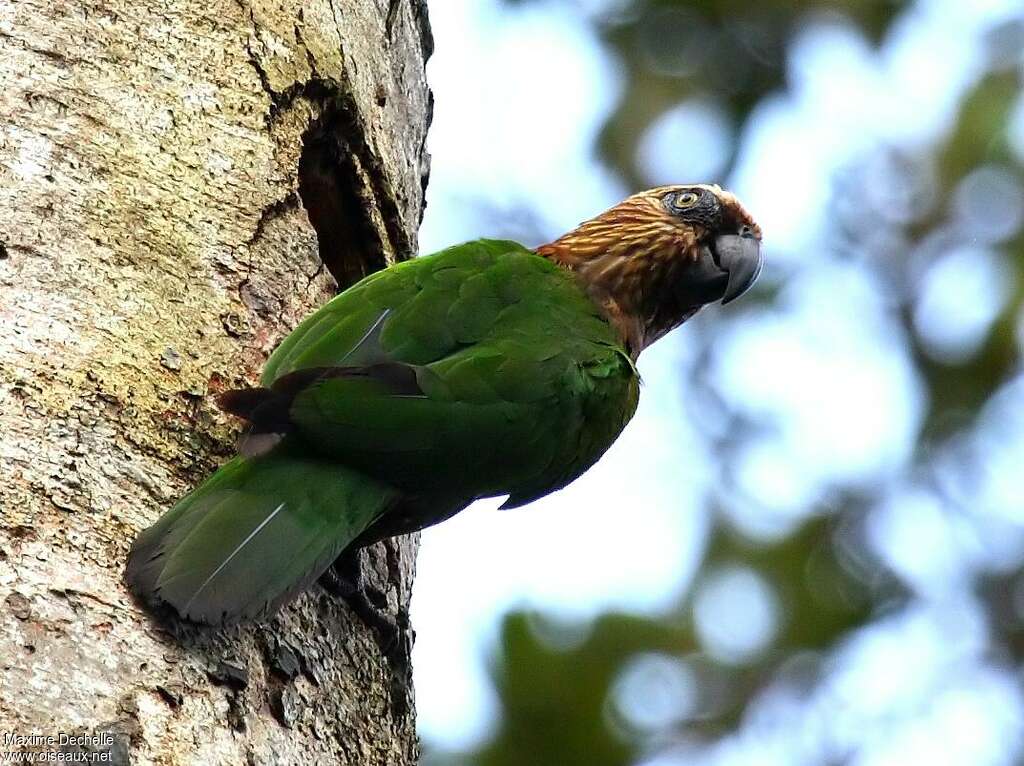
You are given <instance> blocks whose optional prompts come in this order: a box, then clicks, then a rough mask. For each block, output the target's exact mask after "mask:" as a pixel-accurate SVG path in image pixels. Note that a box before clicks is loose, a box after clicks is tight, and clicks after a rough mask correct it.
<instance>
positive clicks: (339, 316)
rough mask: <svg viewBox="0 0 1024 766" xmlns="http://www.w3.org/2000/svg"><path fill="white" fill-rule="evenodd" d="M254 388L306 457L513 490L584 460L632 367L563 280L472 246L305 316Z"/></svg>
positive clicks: (405, 479) (593, 450)
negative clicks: (279, 406) (263, 390)
mask: <svg viewBox="0 0 1024 766" xmlns="http://www.w3.org/2000/svg"><path fill="white" fill-rule="evenodd" d="M263 385H264V386H266V387H268V388H270V389H272V390H275V391H282V392H287V393H288V395H289V397H291V398H290V404H289V411H288V414H289V417H290V420H291V423H292V424H293V426H294V428H295V429H296V430H297V432H298V433H299V434H300V435H301V436H302V437H303V438H304V439H305V440H306V441H307V442H308V443H309V444H311V445H312V446H313V447H314V448H315V449H316V450H317V451H319V452H322V453H325V454H329V455H331V456H333V457H335V458H337V459H339V460H341V461H343V462H345V463H346V464H348V465H350V466H352V467H355V468H358V469H361V470H364V471H366V472H367V473H369V474H370V475H374V476H376V477H377V478H380V479H382V480H385V481H388V482H390V483H394V484H397V485H398V486H402V487H406V488H411V489H416V490H430V491H435V490H442V491H451V490H453V489H457V490H458V491H463V492H465V493H466V496H484V495H494V494H505V493H511V494H512V497H511V498H510V500H509V504H510V505H517V504H521V503H524V502H528V501H529V500H531V499H533V498H534V497H537V496H540V495H543V494H546V493H547V492H549V491H551V490H553V489H556V488H557V487H560V486H562V485H564V484H566V483H568V482H569V481H571V480H572V479H573V478H575V477H576V476H578V475H579V474H580V473H582V472H583V471H584V470H586V468H587V467H589V465H590V464H592V463H593V462H594V461H595V460H596V459H597V458H598V457H599V456H600V455H601V454H602V453H603V452H604V450H605V449H607V447H608V446H609V445H610V444H611V442H612V441H613V440H614V438H615V437H616V436H617V435H618V433H619V432H620V431H621V429H622V427H623V426H624V425H625V423H626V421H628V419H629V418H630V417H631V416H632V413H633V410H634V409H635V406H636V392H637V381H636V375H635V371H634V369H633V367H632V364H631V362H630V361H629V359H628V357H627V356H626V355H625V352H624V351H623V349H622V348H621V346H620V345H619V344H618V342H617V340H616V338H615V336H614V334H613V332H612V330H611V328H610V327H609V325H608V324H607V323H606V322H605V321H604V320H603V319H602V318H601V316H600V315H599V313H598V312H597V309H596V307H595V306H594V304H593V303H592V302H591V301H590V300H589V299H588V298H587V297H586V296H585V295H584V294H583V292H582V291H581V290H580V289H579V287H578V286H577V284H576V282H575V280H574V279H573V278H572V276H571V275H569V274H568V273H566V272H564V271H563V270H562V269H560V268H559V267H557V266H556V265H554V264H552V263H550V262H549V261H547V260H546V259H544V258H541V257H539V256H537V255H535V254H533V253H531V252H530V251H528V250H526V249H525V248H523V247H521V246H520V245H517V244H515V243H512V242H504V241H495V240H480V241H477V242H471V243H468V244H465V245H461V246H458V247H454V248H450V249H448V250H444V251H442V252H440V253H437V254H435V255H432V256H427V257H423V258H418V259H415V260H412V261H409V262H406V263H402V264H399V265H397V266H393V267H391V268H390V269H388V270H386V271H384V272H380V273H377V274H374V275H372V276H370V277H368V278H367V279H365V280H363V281H362V282H360V283H358V284H357V285H355V286H353V287H352V288H350V289H349V290H347V291H346V292H344V293H343V294H341V295H339V296H338V297H337V298H335V299H334V300H332V301H331V302H330V303H328V304H327V305H326V306H324V307H323V308H322V309H321V310H320V311H318V312H317V313H315V314H314V315H312V316H311V317H309V318H308V319H307V320H305V321H304V322H303V323H302V324H301V325H300V326H299V327H298V328H296V330H295V331H294V332H293V333H292V334H291V335H290V336H289V337H288V338H287V339H286V340H285V341H284V342H283V343H282V344H281V346H280V347H279V348H278V349H277V350H276V351H275V352H274V354H273V355H272V356H271V358H270V360H269V361H268V363H267V366H266V368H265V370H264V374H263Z"/></svg>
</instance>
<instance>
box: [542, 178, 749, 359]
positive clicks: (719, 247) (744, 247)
mask: <svg viewBox="0 0 1024 766" xmlns="http://www.w3.org/2000/svg"><path fill="white" fill-rule="evenodd" d="M760 240H761V229H760V227H759V226H758V225H757V224H756V223H755V222H754V219H753V218H752V217H751V215H750V213H748V212H747V210H746V209H745V208H744V207H743V205H742V204H741V203H740V201H739V200H738V199H736V197H735V196H734V195H733V194H731V193H729V192H727V191H724V190H722V189H721V188H720V187H718V186H715V185H705V184H697V185H687V186H662V187H658V188H656V189H649V190H647V191H644V192H640V193H639V194H634V195H633V196H632V197H629V198H628V199H626V200H624V201H623V202H620V203H619V204H618V205H616V206H615V207H613V208H611V209H610V210H607V211H605V212H604V213H602V214H601V215H599V216H597V217H596V218H592V219H590V220H589V221H585V222H583V223H582V224H580V225H579V226H578V227H577V228H575V229H573V230H572V231H570V232H569V233H567V234H565V235H564V236H562V237H559V238H558V239H557V240H555V241H554V242H551V243H549V244H546V245H542V246H540V247H538V248H537V253H538V254H540V255H543V256H545V257H546V258H550V259H551V260H553V261H555V262H556V263H559V264H561V265H562V266H564V267H565V268H567V269H569V270H571V271H572V272H573V273H575V274H576V275H577V276H578V278H579V279H580V280H581V282H582V283H583V284H584V286H585V288H586V290H587V292H588V294H589V295H590V296H591V298H592V299H593V300H594V301H595V302H596V303H597V304H598V305H599V306H600V307H601V309H602V311H603V312H604V313H605V315H606V316H607V317H608V319H609V321H610V322H611V323H612V324H613V325H614V326H615V327H616V328H617V329H618V330H619V333H620V335H621V336H622V339H623V343H624V344H625V345H626V347H627V349H628V350H629V351H630V353H631V354H632V355H633V357H634V358H635V357H636V356H637V355H638V354H639V353H640V351H641V350H643V349H644V348H645V347H647V346H649V345H650V344H651V343H653V342H654V341H655V340H657V339H658V338H660V337H661V336H662V335H664V334H665V333H667V332H668V331H669V330H672V329H673V328H675V327H677V326H678V325H680V324H682V323H683V322H684V321H686V320H687V319H688V318H690V317H691V316H693V314H695V313H696V312H697V311H698V310H699V309H700V308H701V306H703V305H704V304H706V303H710V302H712V301H716V300H723V302H729V301H730V300H732V299H733V298H735V297H738V295H739V294H741V293H742V292H744V291H745V290H746V289H747V288H748V287H749V286H750V284H752V283H753V281H754V279H756V277H757V273H758V272H759V271H760V262H761V261H760Z"/></svg>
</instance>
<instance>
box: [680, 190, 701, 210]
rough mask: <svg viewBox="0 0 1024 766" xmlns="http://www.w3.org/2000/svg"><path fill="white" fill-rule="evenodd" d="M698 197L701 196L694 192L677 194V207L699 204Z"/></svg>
mask: <svg viewBox="0 0 1024 766" xmlns="http://www.w3.org/2000/svg"><path fill="white" fill-rule="evenodd" d="M698 199H699V197H698V196H697V194H696V193H694V192H683V193H682V194H679V195H676V199H675V205H676V207H692V206H693V205H695V204H697V200H698Z"/></svg>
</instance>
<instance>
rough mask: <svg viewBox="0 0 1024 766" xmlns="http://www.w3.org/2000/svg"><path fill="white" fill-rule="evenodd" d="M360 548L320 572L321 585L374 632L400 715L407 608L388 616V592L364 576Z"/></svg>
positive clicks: (404, 697)
mask: <svg viewBox="0 0 1024 766" xmlns="http://www.w3.org/2000/svg"><path fill="white" fill-rule="evenodd" d="M361 552H362V549H361V548H355V549H349V550H346V551H344V552H343V553H342V554H341V555H340V556H338V558H337V559H335V561H334V563H333V564H331V566H329V567H328V568H327V570H326V571H325V572H324V573H323V574H322V575H321V576H320V585H322V586H323V588H324V590H326V591H327V592H329V593H331V594H333V595H335V596H338V597H339V598H341V599H343V600H344V601H345V603H346V604H348V606H349V608H350V609H351V610H352V611H353V612H355V614H356V616H357V617H359V619H360V620H362V622H363V624H364V625H366V627H368V628H369V629H370V631H371V632H372V633H373V636H374V639H375V640H376V642H377V646H378V648H379V649H380V651H381V654H382V655H384V657H385V658H386V659H387V661H388V667H389V668H390V670H391V712H392V715H393V716H394V717H395V718H399V719H401V718H404V717H405V716H407V715H408V713H409V703H408V699H409V689H410V687H411V678H412V665H411V663H410V662H409V659H410V656H411V654H412V629H411V626H410V623H409V612H408V609H406V608H405V607H402V606H401V605H400V606H399V611H398V614H397V615H396V616H394V617H393V616H391V614H390V613H389V612H388V599H387V595H386V594H385V593H384V592H383V591H382V590H380V588H378V587H376V586H375V585H373V584H371V583H368V582H366V579H365V578H364V577H363V568H362V555H361Z"/></svg>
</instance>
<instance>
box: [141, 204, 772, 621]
mask: <svg viewBox="0 0 1024 766" xmlns="http://www.w3.org/2000/svg"><path fill="white" fill-rule="evenodd" d="M761 266H762V256H761V229H760V227H759V226H758V225H757V224H756V223H755V222H754V220H753V218H752V217H751V216H750V214H749V213H748V212H747V210H746V209H745V208H744V206H743V205H742V204H741V203H740V202H739V200H738V199H737V198H736V197H735V196H734V195H733V194H732V193H730V192H728V191H725V190H723V189H722V188H720V187H719V186H717V185H714V184H696V185H673V186H662V187H658V188H655V189H649V190H647V191H643V192H640V193H638V194H634V195H632V196H630V197H628V198H627V199H625V200H624V201H623V202H621V203H619V204H617V205H615V206H614V207H612V208H610V209H609V210H607V211H605V212H603V213H601V214H600V215H598V216H596V217H594V218H592V219H590V220H588V221H585V222H583V223H581V224H580V225H579V226H578V227H576V228H575V229H573V230H571V231H569V232H568V233H566V234H564V235H563V236H561V237H560V238H558V239H556V240H554V241H552V242H550V243H548V244H543V245H541V246H539V247H536V248H532V249H531V248H528V247H525V246H523V245H520V244H517V243H515V242H512V241H505V240H497V239H479V240H475V241H471V242H467V243H465V244H461V245H456V246H454V247H449V248H447V249H445V250H441V251H440V252H437V253H434V254H432V255H423V256H419V257H415V258H410V259H407V260H404V261H400V262H398V263H395V264H393V265H391V266H389V267H388V268H385V269H383V270H381V271H377V272H375V273H373V274H371V275H369V276H367V277H365V278H363V279H362V280H361V281H359V282H357V283H356V284H354V285H352V286H351V287H349V288H348V289H346V290H344V291H343V292H341V293H340V294H339V295H337V296H336V297H334V298H333V299H332V300H330V301H329V302H328V303H326V304H325V305H324V306H323V307H321V308H320V309H319V310H317V311H316V312H314V313H313V314H311V315H310V316H309V317H307V318H306V319H305V320H303V321H302V322H301V323H300V324H299V325H298V326H297V327H296V328H295V329H294V331H292V332H291V333H290V334H289V335H288V336H287V337H285V339H284V340H283V341H282V342H281V343H280V345H278V347H277V348H276V350H274V351H273V353H272V354H271V355H270V356H269V358H268V360H267V362H266V365H265V367H264V369H263V372H262V376H261V378H260V381H259V385H258V386H253V387H250V388H243V389H236V390H230V391H226V392H224V393H222V394H221V395H220V396H219V398H218V400H217V403H218V405H219V407H220V408H221V409H222V410H224V411H225V412H227V413H230V414H231V415H234V416H237V417H239V418H241V419H242V420H244V421H245V422H246V431H245V432H244V434H243V435H242V437H241V439H240V441H239V449H238V454H237V455H236V456H235V457H234V458H232V459H231V460H230V461H228V462H227V463H225V464H224V465H223V466H222V467H221V468H220V469H219V470H217V471H216V472H215V473H213V474H212V475H211V476H210V477H209V478H207V479H206V480H205V481H204V482H202V483H201V484H200V485H199V486H198V487H197V488H196V489H194V490H193V491H192V492H191V493H189V494H187V495H186V496H185V497H184V498H183V499H181V500H180V501H179V502H178V503H177V504H175V505H174V506H173V507H172V508H171V509H170V510H169V511H167V512H166V513H165V514H164V515H163V516H162V517H160V518H159V519H158V520H157V521H156V523H154V524H153V525H152V526H150V527H148V528H147V529H144V530H143V531H142V532H140V533H139V534H138V536H137V538H136V539H135V541H134V544H133V545H132V547H131V550H130V552H129V555H128V560H127V565H126V570H125V577H126V580H127V583H128V585H129V587H130V588H131V590H132V591H134V592H135V593H136V594H137V595H138V596H139V597H141V598H142V599H143V600H144V601H145V602H147V603H148V604H150V605H159V606H160V607H161V608H170V609H171V610H173V612H174V613H176V615H177V616H178V617H179V618H182V619H184V620H186V621H189V622H194V623H204V624H209V625H220V624H224V623H232V622H236V621H240V620H253V619H258V618H261V617H265V616H268V615H271V614H273V613H274V612H275V611H276V610H277V609H279V608H280V607H281V606H282V605H283V604H284V603H286V602H288V601H289V600H290V599H292V598H293V597H295V596H296V595H297V594H298V593H300V592H301V591H303V590H304V589H306V588H307V587H309V586H310V585H312V584H313V583H314V582H315V581H316V580H318V579H319V578H321V577H322V576H324V575H325V574H326V573H327V570H328V569H329V568H330V567H331V565H332V564H334V563H335V562H336V561H337V560H340V559H341V558H342V554H345V553H350V552H351V551H358V550H359V549H361V548H363V547H365V546H368V545H370V544H373V543H375V542H377V541H380V540H384V539H387V538H390V537H394V536H397V535H403V534H407V533H411V532H415V531H417V530H421V529H424V528H426V527H428V526H431V525H433V524H436V523H438V522H441V521H443V520H445V519H448V518H450V517H451V516H453V515H454V514H456V513H458V512H459V511H461V510H463V509H464V508H466V507H467V506H469V505H470V504H471V503H473V502H474V501H476V500H478V499H480V498H486V497H505V498H506V499H505V501H504V504H503V505H502V506H501V507H502V508H515V507H518V506H522V505H525V504H527V503H530V502H532V501H534V500H536V499H538V498H540V497H543V496H545V495H547V494H549V493H551V492H555V491H556V490H558V489H560V488H562V487H564V486H566V485H567V484H569V483H570V482H572V481H573V480H575V479H576V478H578V477H579V476H580V475H582V474H583V473H584V472H585V471H587V470H588V469H589V468H590V467H591V466H592V465H594V464H595V463H596V462H597V460H598V459H599V458H600V457H601V456H602V455H603V454H604V453H605V451H606V450H607V449H608V448H609V447H610V446H611V444H612V443H613V442H614V441H615V440H616V438H617V437H618V436H619V434H620V433H621V432H622V430H623V428H624V427H625V426H626V424H627V423H628V422H629V420H630V418H631V417H632V416H633V413H634V411H635V410H636V406H637V400H638V396H639V391H640V378H639V375H638V373H637V368H636V362H637V357H638V356H639V354H640V353H641V352H642V351H643V350H644V349H645V348H646V347H648V346H649V345H651V344H652V343H653V342H655V341H656V340H658V339H659V338H661V337H662V336H664V335H665V334H666V333H668V332H669V331H670V330H672V329H674V328H676V327H678V326H679V325H680V324H682V323H683V322H684V321H686V320H687V319H689V318H690V317H692V316H693V315H694V314H695V313H696V312H697V311H698V310H700V309H701V308H702V307H703V306H705V305H706V304H709V303H714V302H719V301H720V302H721V303H723V304H728V303H730V302H732V301H733V300H735V299H736V298H738V297H739V296H740V295H742V294H743V293H745V292H746V291H747V290H748V289H749V288H750V287H751V286H752V285H753V283H754V282H755V280H756V279H757V277H758V275H759V273H760V271H761Z"/></svg>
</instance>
